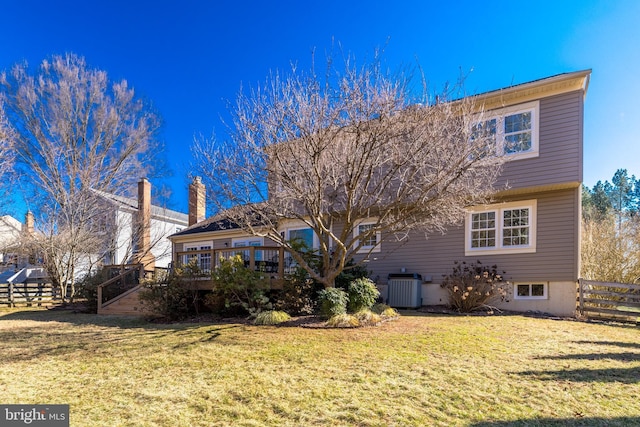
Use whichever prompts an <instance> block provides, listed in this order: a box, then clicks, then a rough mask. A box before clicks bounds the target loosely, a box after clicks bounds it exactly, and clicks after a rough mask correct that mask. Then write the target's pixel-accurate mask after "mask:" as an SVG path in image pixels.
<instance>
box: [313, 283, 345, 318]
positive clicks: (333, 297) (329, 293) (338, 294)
mask: <svg viewBox="0 0 640 427" xmlns="http://www.w3.org/2000/svg"><path fill="white" fill-rule="evenodd" d="M318 302H319V304H320V314H321V315H323V316H324V317H326V318H331V317H334V316H336V315H339V314H345V313H346V312H347V303H348V302H349V297H348V295H347V293H346V292H345V291H343V290H342V289H338V288H327V289H323V290H321V291H320V292H318Z"/></svg>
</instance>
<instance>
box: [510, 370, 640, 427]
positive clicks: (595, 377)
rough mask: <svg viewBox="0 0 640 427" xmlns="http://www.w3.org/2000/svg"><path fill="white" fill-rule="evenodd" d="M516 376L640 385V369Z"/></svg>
mask: <svg viewBox="0 0 640 427" xmlns="http://www.w3.org/2000/svg"><path fill="white" fill-rule="evenodd" d="M514 374H519V375H525V376H528V377H533V378H535V379H537V380H541V381H574V382H611V383H613V382H618V383H623V384H635V383H640V367H633V368H604V369H563V370H560V371H524V372H514ZM638 425H640V424H638Z"/></svg>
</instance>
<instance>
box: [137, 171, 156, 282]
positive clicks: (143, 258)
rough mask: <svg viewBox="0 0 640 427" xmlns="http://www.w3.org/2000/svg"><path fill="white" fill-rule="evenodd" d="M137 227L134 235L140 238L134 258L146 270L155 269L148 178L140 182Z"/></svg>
mask: <svg viewBox="0 0 640 427" xmlns="http://www.w3.org/2000/svg"><path fill="white" fill-rule="evenodd" d="M135 228H136V233H135V236H134V237H135V238H137V239H138V242H137V243H138V247H137V251H136V253H135V254H134V260H135V262H136V263H140V264H142V265H143V266H144V269H145V271H153V269H154V268H155V257H154V256H153V254H152V253H151V183H150V182H149V180H148V179H147V178H142V179H140V181H139V182H138V214H137V218H136V227H135Z"/></svg>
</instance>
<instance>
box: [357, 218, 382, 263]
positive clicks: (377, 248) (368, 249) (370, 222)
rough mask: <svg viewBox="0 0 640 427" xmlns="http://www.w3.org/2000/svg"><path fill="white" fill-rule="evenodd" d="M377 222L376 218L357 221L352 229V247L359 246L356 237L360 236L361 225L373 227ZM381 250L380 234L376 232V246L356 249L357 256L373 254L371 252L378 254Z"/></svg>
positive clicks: (358, 240)
mask: <svg viewBox="0 0 640 427" xmlns="http://www.w3.org/2000/svg"><path fill="white" fill-rule="evenodd" d="M377 222H378V219H377V218H367V219H363V220H361V221H357V222H356V223H355V225H354V227H353V239H354V242H353V244H354V246H355V247H358V245H359V244H360V239H358V236H359V235H360V226H361V225H375V224H376V223H377ZM381 250H382V234H381V233H380V232H379V231H376V244H375V246H371V245H369V246H363V247H361V248H360V249H358V252H356V253H359V254H367V253H373V252H380V251H381Z"/></svg>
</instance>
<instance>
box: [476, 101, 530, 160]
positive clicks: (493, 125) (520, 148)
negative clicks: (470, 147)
mask: <svg viewBox="0 0 640 427" xmlns="http://www.w3.org/2000/svg"><path fill="white" fill-rule="evenodd" d="M539 109H540V108H539V102H538V101H534V102H528V103H526V104H520V105H516V106H513V107H508V108H503V109H500V110H494V111H489V112H487V113H486V114H485V116H486V117H485V118H483V119H482V120H481V121H478V122H476V123H475V124H474V125H473V127H472V129H471V142H472V143H473V142H476V141H478V142H482V146H480V147H478V151H479V152H480V153H481V154H483V155H491V154H497V155H504V156H506V157H507V159H522V158H528V157H537V156H538V152H539V148H538V145H539V144H538V128H539V120H538V116H539V113H538V112H539Z"/></svg>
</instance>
